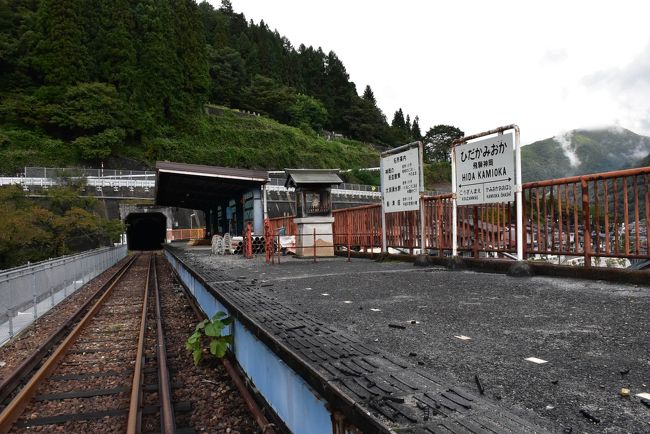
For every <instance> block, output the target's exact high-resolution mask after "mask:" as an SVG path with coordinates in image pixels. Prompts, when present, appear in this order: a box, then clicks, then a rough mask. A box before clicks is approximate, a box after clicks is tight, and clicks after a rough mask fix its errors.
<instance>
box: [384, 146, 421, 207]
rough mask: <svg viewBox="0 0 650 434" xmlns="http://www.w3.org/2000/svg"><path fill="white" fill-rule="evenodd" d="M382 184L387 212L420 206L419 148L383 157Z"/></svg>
mask: <svg viewBox="0 0 650 434" xmlns="http://www.w3.org/2000/svg"><path fill="white" fill-rule="evenodd" d="M381 185H382V187H383V202H384V203H383V204H384V210H385V212H397V211H413V210H417V209H419V208H420V158H419V154H418V148H412V149H408V150H406V151H404V152H401V153H399V154H394V155H389V156H386V157H383V158H382V174H381Z"/></svg>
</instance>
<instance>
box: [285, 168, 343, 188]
mask: <svg viewBox="0 0 650 434" xmlns="http://www.w3.org/2000/svg"><path fill="white" fill-rule="evenodd" d="M284 171H285V172H286V173H287V180H286V181H285V183H284V185H285V187H295V186H296V185H300V184H324V185H338V184H341V183H342V182H343V180H342V179H341V178H340V177H339V170H338V169H284Z"/></svg>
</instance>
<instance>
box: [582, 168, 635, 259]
mask: <svg viewBox="0 0 650 434" xmlns="http://www.w3.org/2000/svg"><path fill="white" fill-rule="evenodd" d="M625 182H627V180H626V181H625ZM580 187H581V190H582V227H583V228H584V244H585V245H584V256H585V267H591V221H590V220H591V216H590V210H589V183H588V182H587V179H586V178H582V179H580ZM626 193H627V192H626ZM626 197H627V195H626ZM625 213H626V215H627V208H626V209H625ZM627 227H628V226H627V225H626V226H625V230H626V231H627ZM626 235H627V233H626ZM625 254H626V255H628V254H629V252H628V251H627V250H626V251H625Z"/></svg>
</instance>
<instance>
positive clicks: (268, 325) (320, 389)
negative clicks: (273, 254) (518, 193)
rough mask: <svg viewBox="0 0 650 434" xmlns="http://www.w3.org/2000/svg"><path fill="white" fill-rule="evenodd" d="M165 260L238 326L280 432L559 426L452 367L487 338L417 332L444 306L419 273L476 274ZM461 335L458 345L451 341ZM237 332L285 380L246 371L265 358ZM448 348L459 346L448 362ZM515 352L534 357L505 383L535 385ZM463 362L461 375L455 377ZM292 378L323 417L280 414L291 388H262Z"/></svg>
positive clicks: (188, 251) (329, 262) (286, 260)
mask: <svg viewBox="0 0 650 434" xmlns="http://www.w3.org/2000/svg"><path fill="white" fill-rule="evenodd" d="M166 251H167V255H168V258H171V260H172V263H173V265H174V266H175V268H176V269H177V270H180V269H183V270H184V271H183V272H184V273H187V275H188V276H191V278H189V277H187V278H184V279H186V280H187V281H188V282H191V283H190V284H189V285H188V286H190V289H192V285H201V286H203V287H205V289H206V292H205V293H201V295H196V296H195V297H197V298H198V299H201V298H203V299H204V301H203V305H205V304H206V303H211V302H207V301H205V297H206V294H209V295H210V296H211V297H214V299H215V300H216V303H217V305H219V306H221V308H223V309H226V310H227V311H228V312H229V313H230V314H231V315H233V316H234V317H235V318H236V324H240V325H241V326H243V327H244V328H246V330H247V332H246V333H242V332H239V330H238V328H237V325H236V326H235V330H234V335H235V353H236V356H237V358H238V361H239V362H240V364H241V365H242V367H243V369H244V371H245V372H246V373H247V375H249V377H250V379H251V381H252V382H253V383H254V384H255V387H256V388H258V389H260V391H261V392H262V394H263V395H264V396H265V399H266V400H267V401H268V403H269V405H271V407H273V408H274V410H276V412H277V413H278V415H279V416H280V417H281V418H282V419H283V420H284V421H285V423H286V425H287V427H288V428H289V429H290V430H291V431H292V432H296V433H297V432H309V433H319V432H359V431H360V432H372V433H374V432H385V433H389V432H400V433H450V432H451V433H546V432H556V431H559V430H561V428H562V427H563V426H564V425H563V424H561V423H558V421H557V420H552V419H547V418H545V417H543V415H540V414H539V412H538V411H536V409H535V408H531V407H530V406H528V405H527V402H526V400H516V399H512V397H510V396H509V394H510V390H509V389H508V387H505V388H504V387H503V386H499V387H495V382H494V378H493V377H492V375H491V374H490V373H489V372H487V371H486V370H482V371H477V370H474V368H473V367H472V366H470V365H472V364H474V363H476V360H475V359H470V358H468V359H466V360H464V359H463V357H464V356H463V354H466V353H467V354H469V353H472V352H474V353H476V352H480V351H482V349H483V348H484V347H485V346H486V345H487V346H492V347H497V346H498V344H497V343H496V342H495V341H491V342H482V339H481V334H480V333H471V332H469V331H468V330H470V329H471V328H472V327H469V326H467V327H465V328H456V327H458V326H457V324H456V323H454V322H453V321H449V323H448V324H443V323H445V322H447V321H446V320H444V321H441V322H440V323H436V322H435V321H431V324H428V323H429V317H428V316H427V315H434V316H435V315H436V311H437V309H438V308H440V307H443V308H446V307H448V306H446V305H445V303H446V302H443V301H442V299H441V300H440V302H439V301H437V300H436V298H437V295H436V291H437V290H436V286H431V285H430V282H428V279H429V278H430V277H431V276H437V277H436V278H438V279H439V278H440V277H442V276H443V275H445V278H444V279H442V280H441V281H440V282H439V285H440V286H443V285H446V283H450V282H452V281H453V280H454V279H455V278H456V279H457V280H458V281H457V282H456V284H461V282H462V281H463V280H466V279H463V278H462V276H464V275H469V274H472V275H477V276H478V278H479V280H480V279H481V278H485V276H488V275H486V274H478V273H451V272H447V271H444V270H438V269H422V268H415V267H413V265H412V264H407V263H377V262H374V261H370V260H365V259H363V260H362V259H355V260H353V261H352V262H350V263H348V262H347V261H346V260H345V259H344V258H340V257H336V258H331V259H319V260H318V262H317V263H313V262H311V261H310V260H305V259H295V258H293V257H282V258H281V261H282V263H281V264H280V265H277V264H276V265H268V264H265V263H264V257H263V256H260V257H256V258H254V259H251V260H246V259H243V258H241V257H240V256H214V255H211V252H210V250H209V248H205V247H188V246H185V245H181V244H173V245H171V246H167V247H166ZM472 278H474V277H472ZM472 278H470V279H472ZM498 278H501V279H503V278H506V277H505V276H498ZM192 282H193V283H192ZM519 282H522V281H521V280H520V281H519ZM465 283H467V282H465ZM186 284H187V283H186ZM450 286H453V283H452V284H450ZM474 289H476V288H474ZM373 291H374V293H373ZM423 291H424V294H423V293H422V292H423ZM197 294H199V292H197ZM474 295H475V296H479V297H480V295H479V294H474ZM199 301H200V300H199ZM441 303H442V304H441ZM458 303H459V305H460V306H463V307H464V308H468V309H467V311H466V313H467V316H466V317H465V318H462V319H459V318H457V320H460V322H461V323H462V322H466V323H467V324H473V325H477V324H476V323H475V320H476V319H477V318H474V317H473V316H472V313H471V310H472V309H471V307H468V306H467V305H466V304H464V303H465V302H464V300H458ZM476 303H477V304H480V302H479V301H477V302H476ZM470 306H471V305H470ZM424 312H428V314H426V315H425V314H424ZM206 313H208V312H206ZM208 314H209V313H208ZM454 315H455V313H454ZM432 326H433V328H434V329H437V330H438V332H437V333H436V332H432V331H431V327H432ZM479 327H480V326H479ZM466 334H469V335H471V338H470V339H469V340H464V339H459V338H458V337H460V336H465V335H466ZM249 335H252V336H254V339H255V340H259V341H260V342H261V343H263V344H264V345H265V348H266V349H267V350H269V351H270V352H272V353H273V356H274V357H277V358H278V359H280V360H281V365H284V366H285V367H286V368H288V369H290V370H291V371H292V374H279V373H277V372H272V369H271V368H264V367H261V368H260V367H259V366H258V367H257V368H251V369H250V371H248V370H247V366H248V365H250V364H251V363H252V361H251V359H256V358H259V359H264V358H265V357H266V356H262V355H260V356H257V355H255V354H250V351H251V350H250V348H252V347H250V346H249V345H248V341H249V340H250V336H249ZM438 335H445V338H444V339H443V338H441V337H440V336H438ZM454 335H455V336H456V337H454ZM445 340H446V341H447V342H445ZM472 345H474V347H473V348H472ZM241 346H246V347H248V349H249V351H247V353H245V352H244V351H243V349H242V348H241ZM449 346H452V347H456V348H457V349H458V348H460V347H461V346H464V347H465V348H464V349H463V350H459V351H458V352H457V353H455V355H454V354H453V351H450V350H449ZM438 349H439V351H438ZM503 351H509V349H508V348H507V347H506V348H504V349H503ZM464 352H465V353H464ZM520 353H521V354H520ZM490 355H491V356H494V353H490ZM524 355H528V356H534V355H540V353H537V352H535V353H531V354H528V350H526V349H525V348H522V349H521V351H518V352H516V353H515V354H512V358H513V359H517V360H518V361H519V362H520V364H521V367H520V372H522V374H521V375H519V376H520V377H521V378H520V379H518V380H516V381H517V383H518V384H521V382H523V384H525V383H526V382H535V381H536V380H535V378H534V377H535V376H536V375H541V376H542V377H544V376H545V375H546V374H543V373H542V374H539V373H538V374H535V373H534V372H532V371H531V369H533V370H534V369H535V368H536V366H537V365H535V366H533V365H534V364H532V363H530V362H526V361H524V357H523V356H524ZM463 363H467V366H465V369H462V368H461V369H458V367H459V366H462V365H463ZM494 363H495V364H499V362H498V361H497V360H495V361H494ZM526 364H528V365H526ZM260 369H262V370H264V369H267V371H266V372H265V373H263V375H261V376H260V375H259V372H257V373H256V372H255V371H259V370H260ZM463 371H467V372H463ZM469 371H472V372H471V373H470V372H469ZM294 374H295V375H296V376H298V377H299V379H300V381H303V382H304V383H305V385H306V389H308V390H309V391H310V392H311V393H313V394H314V396H315V397H316V401H317V402H319V403H320V404H318V405H321V406H322V407H323V408H324V409H325V411H326V413H327V414H326V415H325V416H323V414H322V411H321V412H320V413H319V411H315V410H304V409H303V410H292V409H287V406H289V407H290V406H291V405H293V404H292V403H291V402H290V401H291V399H292V397H291V396H290V395H292V393H294V392H292V391H295V390H297V389H296V388H293V389H291V391H287V390H284V391H278V390H276V389H278V387H279V386H278V383H276V384H275V386H274V387H267V386H266V385H265V384H263V383H266V382H267V381H271V380H270V379H271V378H273V377H283V378H284V376H285V375H286V378H289V377H290V376H291V375H294ZM501 374H502V375H509V372H508V371H507V370H505V371H503V372H501ZM515 375H516V374H515ZM256 376H257V377H256ZM468 376H469V378H465V377H468ZM544 378H545V377H544ZM260 383H262V384H260ZM549 384H550V382H549ZM524 387H525V386H524ZM549 387H551V386H549ZM265 389H266V393H265ZM295 394H296V396H294V397H293V399H294V403H296V402H298V403H299V404H300V405H303V404H304V403H302V402H301V401H304V400H305V398H299V397H298V395H299V394H298V392H295ZM297 397H298V398H297ZM296 398H297V399H296ZM274 400H276V401H282V402H279V403H278V402H274ZM304 411H307V413H304ZM316 413H318V414H316ZM310 414H311V415H312V416H313V417H310V416H309V415H310ZM337 427H338V428H337ZM576 427H577V426H576ZM337 429H338V430H337ZM355 430H356V431H355Z"/></svg>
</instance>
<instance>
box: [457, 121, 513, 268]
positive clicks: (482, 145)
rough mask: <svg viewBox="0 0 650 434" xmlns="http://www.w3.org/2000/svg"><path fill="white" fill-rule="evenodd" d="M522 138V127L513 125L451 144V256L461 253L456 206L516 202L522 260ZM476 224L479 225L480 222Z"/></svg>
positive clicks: (464, 138)
mask: <svg viewBox="0 0 650 434" xmlns="http://www.w3.org/2000/svg"><path fill="white" fill-rule="evenodd" d="M508 130H514V132H515V137H514V143H513V138H512V135H505V134H504V132H505V131H508ZM494 134H498V135H497V136H494V137H489V138H485V139H483V140H478V141H474V142H472V143H468V142H469V141H470V140H474V139H479V138H483V137H486V136H492V135H494ZM519 136H520V134H519V127H518V126H517V125H514V124H512V125H507V126H504V127H500V128H496V129H494V130H490V131H485V132H482V133H479V134H474V135H472V136H467V137H462V138H460V139H456V140H454V141H453V142H452V149H451V177H452V204H453V211H452V255H454V256H456V255H457V254H458V240H457V237H458V227H457V226H458V213H457V206H458V205H459V204H460V205H479V204H486V203H500V202H511V201H512V200H515V202H516V207H517V210H516V212H517V217H516V218H517V220H516V222H517V260H519V261H521V260H523V258H524V254H523V251H524V250H523V249H524V246H523V204H522V186H521V144H520V137H519ZM513 153H514V160H513ZM513 172H514V173H513ZM474 224H475V225H477V224H478V221H476V222H474Z"/></svg>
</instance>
